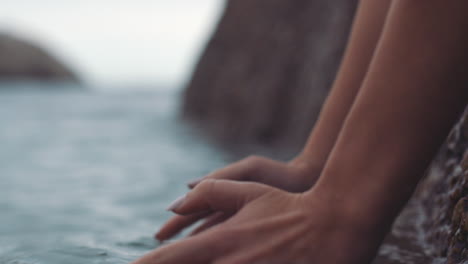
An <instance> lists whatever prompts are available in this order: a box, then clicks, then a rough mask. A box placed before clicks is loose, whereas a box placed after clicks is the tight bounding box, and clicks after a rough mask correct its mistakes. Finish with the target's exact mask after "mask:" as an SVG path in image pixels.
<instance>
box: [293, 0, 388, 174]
mask: <svg viewBox="0 0 468 264" xmlns="http://www.w3.org/2000/svg"><path fill="white" fill-rule="evenodd" d="M390 3H391V0H379V1H375V0H361V1H360V3H359V7H358V10H357V13H356V16H355V20H354V23H353V27H352V31H351V35H350V38H349V42H348V45H347V48H346V52H345V54H344V57H343V60H342V63H341V66H340V69H339V71H338V74H337V76H336V79H335V82H334V84H333V87H332V89H331V91H330V94H329V95H328V98H327V100H326V102H325V104H324V106H323V108H322V111H321V113H320V116H319V119H318V121H317V123H316V125H315V127H314V129H313V131H312V133H311V135H310V137H309V140H308V142H307V144H306V146H305V147H304V149H303V152H302V154H301V155H299V157H298V159H297V160H298V161H305V163H308V164H309V163H312V164H309V166H311V167H313V168H317V169H316V170H322V169H323V167H324V166H325V163H326V161H327V159H328V156H329V154H330V152H331V150H332V148H333V146H334V145H335V142H336V138H337V137H338V134H339V132H340V130H341V127H342V126H343V122H344V120H345V118H346V116H347V115H348V112H349V109H350V108H351V106H352V104H353V102H354V100H355V98H356V94H357V93H358V91H359V89H360V87H361V85H362V82H363V80H364V77H365V75H366V73H367V70H368V68H369V64H370V62H371V59H372V57H373V55H374V52H375V49H376V46H377V42H378V41H379V39H380V36H381V33H382V31H383V27H384V23H385V21H386V18H387V14H388V9H389V8H390Z"/></svg>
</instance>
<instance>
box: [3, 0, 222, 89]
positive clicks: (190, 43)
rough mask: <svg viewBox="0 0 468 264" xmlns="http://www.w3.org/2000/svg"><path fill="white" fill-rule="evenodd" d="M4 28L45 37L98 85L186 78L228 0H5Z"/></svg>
mask: <svg viewBox="0 0 468 264" xmlns="http://www.w3.org/2000/svg"><path fill="white" fill-rule="evenodd" d="M0 6H1V7H0V32H9V33H13V34H15V35H18V36H20V37H22V38H25V39H28V40H32V41H34V42H35V43H39V44H40V45H41V46H42V47H44V48H46V49H47V50H48V51H50V52H51V53H53V54H54V55H55V56H57V57H59V59H61V60H62V61H65V63H66V64H68V65H70V67H71V68H72V69H73V70H75V72H77V73H78V74H79V76H80V77H81V78H82V79H84V80H85V82H88V83H90V84H93V85H97V86H106V85H108V86H112V85H113V86H119V85H120V86H125V85H147V84H152V85H154V84H164V85H166V86H180V85H181V84H183V83H184V82H185V81H186V80H187V78H188V77H189V76H190V73H191V70H192V67H193V65H194V63H195V62H196V60H197V58H198V56H199V52H200V51H201V49H202V48H203V46H204V44H205V43H206V41H207V39H208V37H209V36H210V35H211V32H212V31H213V29H214V27H215V25H216V22H217V20H218V18H219V15H220V12H221V11H222V8H223V6H224V1H223V0H0Z"/></svg>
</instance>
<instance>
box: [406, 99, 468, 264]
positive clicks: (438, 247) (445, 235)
mask: <svg viewBox="0 0 468 264" xmlns="http://www.w3.org/2000/svg"><path fill="white" fill-rule="evenodd" d="M413 199H414V200H416V201H418V202H419V203H420V205H421V208H422V209H423V212H424V214H425V216H424V222H423V226H422V228H423V230H424V235H425V240H426V242H427V243H428V245H430V246H431V248H433V250H432V251H433V253H434V255H435V256H436V257H441V258H446V259H447V263H449V264H452V263H453V264H455V263H464V261H467V260H468V108H467V109H466V111H465V113H464V115H463V117H462V118H461V120H460V122H459V123H458V124H457V125H456V126H455V127H454V129H453V130H452V132H451V133H450V136H449V137H448V139H447V142H446V143H445V144H444V146H443V147H442V149H441V151H440V152H439V154H438V155H437V157H436V158H435V159H434V162H433V163H432V165H431V167H430V168H429V170H428V175H427V177H426V179H425V180H424V181H423V182H422V183H421V184H420V186H419V188H418V191H417V192H416V195H415V197H414V198H413Z"/></svg>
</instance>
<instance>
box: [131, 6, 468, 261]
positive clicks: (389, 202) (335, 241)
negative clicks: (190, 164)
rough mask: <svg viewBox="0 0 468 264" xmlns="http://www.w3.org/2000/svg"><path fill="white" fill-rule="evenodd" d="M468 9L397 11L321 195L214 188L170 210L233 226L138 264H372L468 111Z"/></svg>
mask: <svg viewBox="0 0 468 264" xmlns="http://www.w3.org/2000/svg"><path fill="white" fill-rule="evenodd" d="M466 10H468V2H467V1H466V0H447V1H441V0H425V1H421V0H394V3H393V4H392V8H391V11H390V14H389V17H388V21H387V23H386V25H385V29H384V33H383V37H382V38H381V39H380V41H379V45H378V48H377V50H376V53H375V56H374V58H373V60H372V63H371V65H370V68H369V71H368V73H367V75H366V77H365V81H364V83H363V86H362V88H361V90H360V91H359V93H358V96H357V98H356V101H355V103H354V104H353V106H352V109H351V112H350V114H349V115H348V117H347V118H346V121H345V123H344V126H343V128H342V130H341V132H340V134H339V136H338V141H337V143H336V144H335V146H334V148H333V151H332V153H331V156H330V157H329V159H328V161H327V164H326V166H325V169H324V171H323V174H322V176H321V178H320V180H319V182H318V183H317V185H316V186H315V187H314V188H312V189H311V191H309V192H307V193H304V194H292V193H288V192H285V191H281V190H278V189H275V188H271V187H269V186H266V185H263V184H256V183H239V182H233V181H223V180H208V181H204V182H202V183H200V184H199V185H198V186H197V187H196V188H195V189H194V190H193V191H191V192H189V193H188V194H187V196H185V197H184V198H183V199H180V200H177V202H176V203H174V204H172V205H171V207H170V209H171V210H173V211H174V212H176V213H177V214H182V215H192V214H195V213H200V212H206V211H214V212H223V213H225V214H228V215H232V218H230V219H229V220H228V221H226V222H224V223H222V224H219V225H218V226H217V227H214V228H212V229H209V230H207V231H205V232H203V233H201V234H198V235H196V236H194V237H192V238H188V239H184V240H181V241H178V242H176V243H173V244H170V245H167V246H165V247H162V248H160V249H158V250H156V251H153V252H152V253H150V254H148V255H146V256H145V257H143V258H141V259H140V260H138V261H137V262H135V263H138V264H173V263H174V264H175V263H188V262H190V263H194V264H196V263H197V264H198V263H199V264H202V263H220V264H221V263H222V264H234V263H272V264H281V263H298V264H299V263H336V264H358V263H359V264H362V263H370V262H371V261H372V258H373V256H374V255H375V254H376V252H377V249H378V247H379V244H380V242H381V240H382V239H383V237H384V235H385V233H386V232H387V231H388V228H389V227H390V224H391V223H392V222H393V219H394V218H395V216H396V214H397V213H398V212H399V211H400V209H401V207H402V206H403V205H404V204H405V203H406V201H407V200H408V199H409V196H410V195H411V193H412V191H413V189H414V188H415V186H416V184H417V182H418V180H419V179H420V177H421V175H422V173H423V171H424V170H425V168H426V166H427V165H428V163H429V161H430V160H431V158H432V157H433V155H434V153H435V152H436V151H437V149H438V148H439V146H440V145H441V144H442V142H443V140H444V139H445V137H446V135H447V134H448V132H449V130H450V128H451V126H452V125H453V123H454V122H455V120H456V118H457V117H458V115H459V114H460V113H461V111H462V109H463V108H464V106H465V105H466V103H467V100H468V89H467V84H468V72H467V70H468V56H467V55H468V54H467V52H466V51H465V47H467V46H468V38H467V36H468V17H467V16H466V14H465V13H466Z"/></svg>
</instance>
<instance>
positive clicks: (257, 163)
mask: <svg viewBox="0 0 468 264" xmlns="http://www.w3.org/2000/svg"><path fill="white" fill-rule="evenodd" d="M244 162H245V165H246V166H247V167H248V168H249V169H250V170H259V169H261V168H262V167H263V166H264V165H265V164H266V162H267V159H265V158H263V157H260V156H249V157H247V158H245V159H244Z"/></svg>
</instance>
